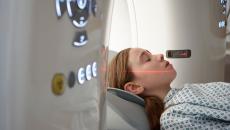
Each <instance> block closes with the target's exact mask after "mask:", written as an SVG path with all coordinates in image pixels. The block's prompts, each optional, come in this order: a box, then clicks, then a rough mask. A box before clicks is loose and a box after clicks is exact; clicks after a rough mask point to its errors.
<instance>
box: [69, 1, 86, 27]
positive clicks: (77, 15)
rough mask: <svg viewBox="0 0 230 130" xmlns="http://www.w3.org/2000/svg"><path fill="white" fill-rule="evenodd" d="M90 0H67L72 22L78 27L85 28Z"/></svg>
mask: <svg viewBox="0 0 230 130" xmlns="http://www.w3.org/2000/svg"><path fill="white" fill-rule="evenodd" d="M88 3H89V2H88V0H67V1H66V6H67V12H68V15H69V17H70V19H71V22H72V24H73V25H74V26H75V27H77V28H83V27H85V26H86V25H87V23H88V17H89V4H88Z"/></svg>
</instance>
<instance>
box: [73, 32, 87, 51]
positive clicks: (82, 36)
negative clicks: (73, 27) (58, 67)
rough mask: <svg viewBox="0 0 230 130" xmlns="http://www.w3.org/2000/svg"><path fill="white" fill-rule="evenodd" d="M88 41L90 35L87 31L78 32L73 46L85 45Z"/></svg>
mask: <svg viewBox="0 0 230 130" xmlns="http://www.w3.org/2000/svg"><path fill="white" fill-rule="evenodd" d="M87 42H88V37H87V33H86V31H82V32H77V33H76V35H75V37H74V40H73V46H74V47H80V46H84V45H85V44H86V43H87Z"/></svg>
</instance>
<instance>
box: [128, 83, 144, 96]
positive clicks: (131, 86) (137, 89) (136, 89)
mask: <svg viewBox="0 0 230 130" xmlns="http://www.w3.org/2000/svg"><path fill="white" fill-rule="evenodd" d="M124 90H125V91H128V92H131V93H133V94H137V95H138V94H141V93H143V92H144V87H143V86H141V85H138V84H136V83H134V82H128V83H126V84H125V85H124Z"/></svg>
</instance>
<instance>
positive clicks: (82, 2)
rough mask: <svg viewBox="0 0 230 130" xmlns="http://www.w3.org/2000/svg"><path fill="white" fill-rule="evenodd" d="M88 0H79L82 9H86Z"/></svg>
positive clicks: (78, 3)
mask: <svg viewBox="0 0 230 130" xmlns="http://www.w3.org/2000/svg"><path fill="white" fill-rule="evenodd" d="M86 4H87V0H77V5H78V7H79V8H80V9H84V8H85V7H86Z"/></svg>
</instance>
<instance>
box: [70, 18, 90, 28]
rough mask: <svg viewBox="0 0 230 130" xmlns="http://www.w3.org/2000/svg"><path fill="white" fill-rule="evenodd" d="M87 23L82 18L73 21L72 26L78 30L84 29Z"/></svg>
mask: <svg viewBox="0 0 230 130" xmlns="http://www.w3.org/2000/svg"><path fill="white" fill-rule="evenodd" d="M87 23H88V21H87V20H85V18H84V17H83V16H82V17H80V19H79V20H73V25H74V26H75V27H78V28H82V27H85V26H86V24H87Z"/></svg>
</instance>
